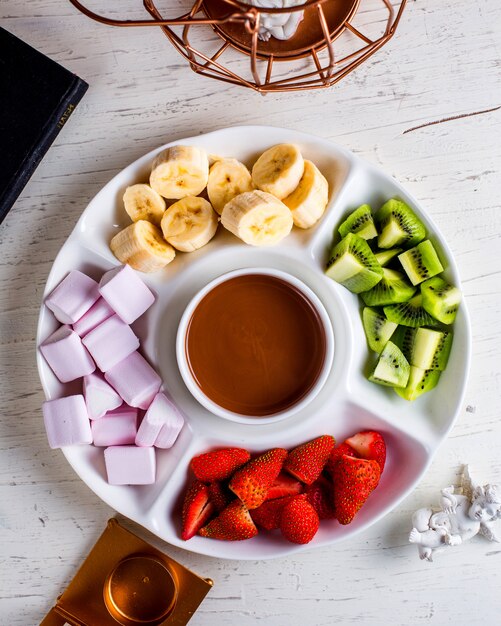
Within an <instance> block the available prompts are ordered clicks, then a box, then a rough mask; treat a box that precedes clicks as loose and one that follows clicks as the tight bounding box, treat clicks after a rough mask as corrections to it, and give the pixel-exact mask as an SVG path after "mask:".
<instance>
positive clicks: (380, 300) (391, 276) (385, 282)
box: [361, 267, 416, 306]
mask: <svg viewBox="0 0 501 626" xmlns="http://www.w3.org/2000/svg"><path fill="white" fill-rule="evenodd" d="M415 291H416V288H415V287H413V286H412V285H411V284H410V283H409V281H408V280H407V279H406V278H405V276H404V274H402V273H401V272H395V270H389V269H388V268H387V267H384V268H383V278H382V279H381V280H380V281H379V282H378V284H377V285H376V286H374V287H373V288H372V289H369V291H365V292H364V293H362V294H361V297H362V300H363V301H364V302H365V304H367V305H368V306H384V305H385V304H395V303H397V302H407V300H410V299H411V298H412V296H413V295H414V292H415Z"/></svg>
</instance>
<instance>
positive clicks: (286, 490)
mask: <svg viewBox="0 0 501 626" xmlns="http://www.w3.org/2000/svg"><path fill="white" fill-rule="evenodd" d="M302 491H303V485H302V484H301V483H300V482H299V480H296V479H294V478H292V476H289V475H288V474H284V473H283V472H280V474H279V475H278V476H277V477H276V479H275V482H274V483H273V485H272V486H271V487H270V488H269V489H268V493H267V494H266V500H273V499H275V498H284V497H285V496H294V495H297V494H298V493H301V492H302Z"/></svg>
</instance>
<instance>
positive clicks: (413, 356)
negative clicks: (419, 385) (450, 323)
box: [394, 326, 452, 371]
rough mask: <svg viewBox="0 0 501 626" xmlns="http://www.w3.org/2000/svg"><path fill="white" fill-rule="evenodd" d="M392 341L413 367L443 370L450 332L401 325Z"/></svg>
mask: <svg viewBox="0 0 501 626" xmlns="http://www.w3.org/2000/svg"><path fill="white" fill-rule="evenodd" d="M394 341H395V344H396V345H397V346H398V347H399V348H400V349H401V350H402V354H403V355H404V356H405V358H406V359H407V360H408V361H409V363H410V364H411V365H413V366H414V367H419V368H420V369H423V370H440V371H443V370H444V369H445V367H446V365H447V361H448V360H449V354H450V352H451V346H452V333H449V332H442V331H439V330H433V329H432V328H406V327H405V326H401V327H400V328H399V329H398V332H397V333H395V338H394Z"/></svg>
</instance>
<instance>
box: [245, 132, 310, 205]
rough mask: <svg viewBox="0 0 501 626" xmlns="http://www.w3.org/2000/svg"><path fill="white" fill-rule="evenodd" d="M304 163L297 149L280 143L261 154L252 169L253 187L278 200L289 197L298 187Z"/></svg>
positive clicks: (294, 146)
mask: <svg viewBox="0 0 501 626" xmlns="http://www.w3.org/2000/svg"><path fill="white" fill-rule="evenodd" d="M303 171H304V161H303V157H302V155H301V152H300V151H299V148H298V147H297V146H296V145H294V144H291V143H281V144H278V145H277V146H273V147H272V148H269V149H268V150H266V152H263V154H262V155H261V156H260V157H259V159H258V160H257V161H256V162H255V163H254V167H253V168H252V182H253V183H254V185H255V186H256V187H257V188H258V189H261V190H262V191H266V192H268V193H271V194H272V195H274V196H275V197H277V198H278V199H279V200H282V198H286V197H287V196H289V195H290V194H291V193H292V192H293V191H294V189H295V188H296V187H297V186H298V185H299V181H300V180H301V176H302V175H303Z"/></svg>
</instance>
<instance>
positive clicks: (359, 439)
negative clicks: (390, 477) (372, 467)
mask: <svg viewBox="0 0 501 626" xmlns="http://www.w3.org/2000/svg"><path fill="white" fill-rule="evenodd" d="M345 443H347V444H348V445H349V446H351V447H352V448H353V449H354V450H355V451H356V453H357V454H358V456H359V457H361V458H362V459H372V460H373V461H377V462H378V463H379V467H380V468H381V471H383V469H384V464H385V462H386V444H385V442H384V439H383V435H381V433H378V432H377V431H375V430H363V431H362V432H360V433H357V434H356V435H353V437H350V438H349V439H347V440H346V441H345Z"/></svg>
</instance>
